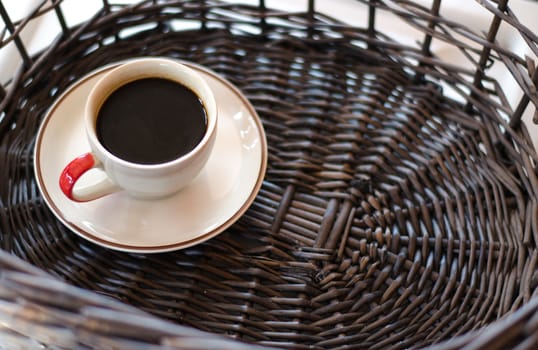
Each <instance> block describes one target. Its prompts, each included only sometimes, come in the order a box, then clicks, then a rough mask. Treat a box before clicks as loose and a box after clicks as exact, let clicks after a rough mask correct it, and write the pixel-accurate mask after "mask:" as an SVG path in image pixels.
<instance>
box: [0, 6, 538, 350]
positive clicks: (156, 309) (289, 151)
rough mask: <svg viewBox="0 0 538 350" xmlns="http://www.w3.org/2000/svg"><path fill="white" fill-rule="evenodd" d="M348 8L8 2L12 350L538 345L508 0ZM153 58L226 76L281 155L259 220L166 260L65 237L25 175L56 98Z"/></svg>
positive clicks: (528, 35) (1, 228) (7, 227)
mask: <svg viewBox="0 0 538 350" xmlns="http://www.w3.org/2000/svg"><path fill="white" fill-rule="evenodd" d="M21 3H23V2H21ZM348 3H349V5H350V6H349V10H348V11H349V12H347V13H346V14H348V15H350V17H351V18H353V19H354V20H353V21H349V22H353V23H351V24H349V23H348V24H344V23H343V22H339V21H338V20H335V19H333V18H332V17H331V16H329V15H327V14H324V13H325V12H324V11H321V10H319V9H320V8H321V6H322V5H323V6H329V7H330V6H335V7H336V6H341V5H342V2H341V1H335V2H330V4H331V5H329V1H327V2H325V1H318V2H315V1H313V0H312V1H308V3H306V2H304V3H303V2H293V3H290V4H288V5H289V6H291V7H294V6H297V7H298V8H299V9H298V10H297V11H296V10H294V9H286V10H283V9H279V10H275V9H271V8H270V7H269V5H270V4H269V3H267V4H266V3H265V1H263V0H260V1H259V3H254V4H245V3H241V4H238V3H231V2H219V1H216V0H207V1H179V0H177V1H160V0H155V1H144V2H141V3H138V4H135V5H122V4H115V2H114V1H112V0H104V1H103V2H100V3H98V7H97V8H96V12H95V14H91V17H89V19H84V20H83V21H77V20H76V19H74V18H72V17H71V14H72V12H71V11H69V9H72V7H73V6H76V3H74V2H73V1H70V2H68V1H61V0H54V1H43V2H42V3H41V4H39V5H38V6H36V7H35V8H33V9H32V10H31V11H30V12H29V13H26V14H25V15H24V16H19V17H16V16H14V15H13V14H12V12H10V10H9V8H6V7H7V6H4V5H3V4H2V2H0V15H1V18H2V20H3V24H4V25H3V27H4V29H3V31H1V32H0V49H1V51H3V53H6V52H9V54H8V56H10V57H11V58H14V59H15V61H16V60H17V59H19V60H20V61H21V64H20V65H8V64H4V65H3V66H0V72H1V73H2V76H4V77H5V78H4V79H3V80H2V84H1V88H0V164H1V168H0V169H1V170H0V244H1V248H2V251H1V252H0V267H1V270H0V330H1V333H0V349H28V348H39V349H42V348H46V349H49V348H50V349H87V348H97V349H243V348H244V349H247V348H248V349H253V348H259V347H277V348H294V349H351V348H357V349H385V348H387V349H389V348H390V349H404V348H422V347H427V348H436V349H437V348H439V349H459V348H465V349H506V348H516V349H535V348H537V347H538V313H537V311H538V297H537V296H536V294H537V293H538V274H537V272H538V270H537V263H538V249H537V246H538V195H537V191H538V179H537V173H536V162H537V161H538V157H537V154H536V152H535V150H534V147H533V143H532V139H531V137H530V132H529V128H531V127H532V126H531V125H532V122H531V121H530V120H528V119H532V117H533V115H534V113H535V111H536V106H538V95H537V92H536V87H537V85H538V72H537V70H536V57H537V53H538V48H537V44H538V37H537V36H536V35H535V34H534V33H533V32H532V31H531V30H529V29H528V28H527V27H526V26H525V23H522V22H523V21H522V20H520V19H519V17H518V16H516V14H514V12H513V11H512V10H511V7H510V6H509V4H507V3H508V1H503V0H498V1H479V2H478V3H474V2H473V3H471V2H470V1H469V2H467V3H466V4H469V6H471V5H472V6H474V8H476V9H478V10H480V11H482V13H485V17H486V18H487V21H485V22H483V23H471V25H469V24H465V23H464V22H463V21H461V17H458V16H451V15H450V14H451V12H450V11H448V10H447V9H448V7H449V6H450V5H454V2H449V1H448V0H445V1H443V2H441V1H440V0H435V1H401V0H393V1H390V0H379V1H374V0H372V1H366V0H364V1H348ZM465 11H466V10H465ZM465 11H464V12H463V13H466V12H465ZM88 15H90V14H88ZM354 15H356V16H355V17H354ZM527 15H528V14H527ZM527 17H528V16H527ZM531 17H532V16H531ZM44 19H45V20H47V21H48V28H53V27H54V28H58V31H57V35H56V36H54V38H52V37H51V40H49V41H48V42H47V45H45V46H44V47H40V48H38V49H34V48H32V47H31V45H30V43H29V41H28V39H27V36H26V35H27V34H28V32H29V31H32V30H35V28H34V27H33V24H34V23H35V22H36V21H40V20H44ZM346 23H347V22H346ZM466 23H468V22H466ZM0 24H1V22H0ZM404 27H405V28H408V29H410V30H411V31H413V32H414V34H415V38H414V39H413V40H410V41H406V40H404V39H400V38H401V37H402V36H401V35H400V34H401V32H400V31H399V30H398V28H404ZM32 28H34V29H32ZM390 28H396V30H391V29H390ZM0 29H1V27H0ZM506 33H508V34H506ZM516 48H518V50H516ZM519 49H521V50H519ZM446 50H449V51H450V52H451V53H452V54H454V55H455V56H450V55H449V56H446V55H445V53H446ZM138 56H167V57H174V58H179V59H183V60H187V61H191V62H195V63H197V64H199V65H202V66H205V67H207V68H209V69H211V70H213V71H214V72H216V73H218V74H220V75H221V76H222V77H224V78H226V79H228V80H229V81H230V82H232V83H233V84H234V85H235V86H236V87H237V88H239V89H240V90H241V91H242V92H243V93H244V94H245V96H246V97H247V98H248V99H249V100H250V102H251V103H252V105H253V106H254V108H255V109H256V111H257V113H258V114H259V116H260V118H261V120H262V122H263V125H264V128H265V132H266V136H267V143H268V152H269V154H268V164H267V172H266V174H265V178H264V182H263V185H262V188H261V190H260V192H259V194H258V195H257V197H256V199H255V201H254V203H253V204H252V206H251V207H250V208H249V210H248V211H247V212H246V213H245V214H244V215H242V216H241V217H240V219H239V220H238V221H237V222H236V223H235V224H233V225H232V226H231V227H230V228H228V229H227V230H226V231H225V232H223V233H222V234H220V235H219V236H217V237H215V238H213V239H210V240H208V241H206V242H205V243H202V244H199V245H196V246H194V247H191V248H187V249H183V250H179V251H174V252H169V253H162V254H135V253H123V252H119V251H115V250H112V249H107V248H103V247H100V246H98V245H96V244H93V243H90V242H88V241H86V240H84V239H82V238H80V237H78V236H77V235H75V234H74V233H72V232H71V231H70V230H69V229H68V228H66V227H65V226H64V225H63V224H62V223H60V222H59V221H58V220H57V219H56V217H55V216H54V215H53V214H52V213H51V211H50V209H49V208H48V206H47V205H46V203H45V201H44V200H43V198H42V196H41V194H40V192H39V190H38V187H37V184H36V180H35V177H34V168H33V161H32V160H33V159H32V158H33V147H34V144H35V139H36V133H37V132H38V128H39V126H40V123H41V121H42V120H43V118H44V116H45V115H46V112H47V110H48V108H49V107H50V106H51V105H52V103H53V102H54V101H55V99H56V98H57V97H58V96H59V95H60V94H61V93H62V92H64V91H65V90H66V89H67V88H68V87H69V86H70V85H71V84H73V83H74V82H75V81H77V80H78V79H79V78H81V77H83V76H84V75H85V74H87V73H88V72H90V71H92V70H94V69H97V68H99V67H101V66H103V65H106V64H109V63H113V62H117V61H120V60H124V59H127V58H132V57H138ZM450 57H458V59H452V58H450ZM11 67H18V68H16V69H15V68H11ZM500 77H502V79H501V78H500ZM505 78H506V79H505Z"/></svg>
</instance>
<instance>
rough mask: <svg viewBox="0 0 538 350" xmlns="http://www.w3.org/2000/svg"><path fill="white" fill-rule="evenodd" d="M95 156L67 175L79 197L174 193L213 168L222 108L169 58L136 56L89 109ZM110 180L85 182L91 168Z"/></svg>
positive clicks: (63, 177)
mask: <svg viewBox="0 0 538 350" xmlns="http://www.w3.org/2000/svg"><path fill="white" fill-rule="evenodd" d="M84 128H85V133H86V136H87V139H88V142H89V148H90V149H89V150H88V153H85V154H82V155H80V156H78V157H76V158H75V159H73V160H72V161H71V162H70V163H68V164H67V165H66V166H65V168H64V169H63V171H62V173H61V174H60V178H59V184H60V188H61V190H62V192H63V193H64V194H65V195H66V196H67V197H68V198H69V199H71V200H74V201H78V202H85V201H91V200H94V199H97V198H100V197H103V196H106V195H109V194H112V193H115V192H118V191H125V192H126V193H127V194H129V195H131V196H133V197H137V198H143V199H157V198H162V197H166V196H169V195H171V194H173V193H176V192H177V191H179V190H181V189H182V188H183V187H185V186H186V185H188V184H189V183H190V182H191V181H192V180H193V179H195V178H196V176H197V175H198V174H199V173H200V171H201V170H202V169H203V167H204V165H205V164H206V162H207V160H208V158H209V156H210V154H211V150H212V148H213V144H214V142H215V138H216V132H217V106H216V102H215V98H214V96H213V93H212V91H211V89H210V88H209V86H208V85H207V83H206V82H205V81H204V80H203V78H202V77H201V76H200V75H199V74H198V73H196V72H195V71H193V70H192V69H190V68H188V67H187V66H185V65H184V64H181V63H179V62H176V61H174V60H171V59H166V58H140V59H134V60H131V61H129V62H126V63H124V64H121V65H119V66H118V67H115V68H112V69H111V70H110V71H109V72H107V73H106V74H105V75H104V76H103V77H102V78H101V79H100V80H99V81H98V82H97V83H96V84H95V86H94V87H93V88H92V90H91V91H90V93H89V95H88V98H87V100H86V104H85V108H84ZM91 169H97V170H96V171H98V172H99V171H100V172H101V173H102V174H103V175H102V176H99V177H98V179H97V180H95V181H87V180H86V181H81V179H83V178H84V177H85V176H86V177H88V176H89V175H88V174H87V175H85V176H83V175H84V174H86V173H87V172H88V171H89V170H91Z"/></svg>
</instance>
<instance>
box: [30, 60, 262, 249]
mask: <svg viewBox="0 0 538 350" xmlns="http://www.w3.org/2000/svg"><path fill="white" fill-rule="evenodd" d="M184 63H185V62H184ZM186 64H188V65H189V66H190V67H191V68H193V69H195V70H197V71H199V72H200V74H202V76H203V77H204V78H205V79H206V81H207V83H208V84H209V86H210V87H211V88H212V89H213V92H214V93H215V97H216V100H217V105H218V113H219V121H218V133H217V140H216V143H215V147H214V151H213V154H212V155H211V157H210V159H209V161H208V163H207V165H206V167H205V169H204V170H202V173H201V174H200V175H199V176H198V177H197V178H196V179H195V180H194V181H193V183H192V184H190V185H189V186H188V187H187V188H185V189H183V190H181V191H180V192H178V193H177V194H175V195H174V196H172V197H168V198H165V199H161V200H157V201H148V200H139V199H134V198H132V197H130V196H128V195H126V194H125V193H123V192H119V193H115V194H112V195H109V196H106V197H103V198H100V199H97V200H94V201H91V202H86V203H77V202H73V201H71V200H69V199H67V198H66V197H65V195H64V194H63V193H62V191H61V190H60V187H59V184H58V179H59V175H60V172H61V171H62V169H63V168H64V166H65V165H66V164H67V163H68V162H69V161H70V160H72V159H73V158H74V157H76V156H78V155H80V154H83V153H85V152H87V151H89V149H90V148H89V145H88V142H87V141H86V136H85V133H84V127H83V117H82V113H83V106H84V102H85V99H86V97H87V96H88V93H89V91H90V89H91V88H92V86H93V85H94V84H95V83H96V81H97V80H98V78H99V77H100V76H101V75H102V74H103V73H105V72H106V71H107V70H109V69H110V68H112V67H113V66H114V65H111V66H107V67H105V68H102V69H100V70H98V71H95V72H93V73H90V74H89V75H87V76H86V77H84V78H82V79H81V80H80V81H78V82H77V83H75V84H74V85H73V86H71V87H70V88H69V89H68V90H67V91H66V92H65V93H64V94H63V95H62V96H61V97H60V98H59V99H58V100H57V101H56V102H55V104H54V105H53V106H52V107H51V109H50V110H49V112H48V114H47V116H46V117H45V119H44V121H43V123H42V125H41V127H40V129H39V132H38V134H37V140H36V146H35V154H34V166H35V174H36V178H37V183H38V186H39V189H40V190H41V193H42V194H43V197H44V199H45V201H46V203H47V205H48V206H49V207H50V209H51V210H52V211H53V213H54V214H55V215H56V216H57V217H58V219H60V220H61V221H62V222H63V223H64V224H65V225H66V226H67V227H68V228H70V229H71V230H72V231H73V232H75V233H76V234H78V235H80V236H81V237H83V238H85V239H88V240H90V241H92V242H94V243H97V244H99V245H102V246H105V247H108V248H112V249H116V250H121V251H127V252H137V253H156V252H164V251H171V250H175V249H181V248H186V247H189V246H192V245H194V244H198V243H200V242H203V241H205V240H207V239H209V238H212V237H214V236H216V235H217V234H219V233H221V232H222V231H224V230H225V229H226V228H228V227H229V226H230V225H232V224H233V223H234V222H235V221H236V220H237V219H238V218H239V217H240V216H241V215H242V214H243V213H244V212H245V211H246V210H247V209H248V207H249V206H250V204H251V203H252V201H253V200H254V198H255V197H256V194H257V193H258V191H259V189H260V187H261V184H262V181H263V177H264V175H265V169H266V163H267V144H266V140H265V133H264V130H263V126H262V124H261V122H260V119H259V118H258V116H257V114H256V111H255V110H254V108H253V107H252V105H251V104H250V103H249V102H248V100H247V99H246V98H245V97H244V96H243V95H242V94H241V92H240V91H239V90H237V89H236V88H235V87H234V86H233V85H232V84H231V83H229V82H228V81H226V80H225V79H223V78H222V77H219V76H218V75H216V74H215V73H214V72H211V71H209V70H207V69H205V68H202V67H200V66H197V65H194V64H190V63H186Z"/></svg>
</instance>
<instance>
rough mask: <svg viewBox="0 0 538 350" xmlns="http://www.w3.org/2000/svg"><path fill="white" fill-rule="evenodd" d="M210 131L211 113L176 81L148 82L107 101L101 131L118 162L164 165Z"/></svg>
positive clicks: (124, 88)
mask: <svg viewBox="0 0 538 350" xmlns="http://www.w3.org/2000/svg"><path fill="white" fill-rule="evenodd" d="M206 125H207V117H206V111H205V109H204V106H203V104H202V102H201V101H200V99H199V97H198V95H196V93H195V92H193V91H192V90H190V89H189V88H188V87H186V86H184V85H182V84H180V83H177V82H173V81H171V80H167V79H161V78H144V79H139V80H135V81H133V82H130V83H128V84H126V85H123V86H121V87H120V88H118V89H117V90H116V91H114V92H113V93H112V94H111V95H110V96H109V97H108V98H107V99H106V101H105V102H104V103H103V105H102V107H101V109H100V110H99V114H98V117H97V123H96V131H97V137H98V138H99V141H100V142H101V144H102V145H103V146H104V147H105V148H106V149H107V150H108V151H109V152H110V153H112V154H114V155H115V156H117V157H119V158H121V159H123V160H126V161H129V162H132V163H140V164H159V163H165V162H169V161H172V160H174V159H177V158H179V157H181V156H183V155H185V154H186V153H188V152H189V151H191V150H192V149H193V148H194V147H195V146H196V145H197V144H198V143H199V142H200V141H201V140H202V138H203V136H204V134H205V132H206Z"/></svg>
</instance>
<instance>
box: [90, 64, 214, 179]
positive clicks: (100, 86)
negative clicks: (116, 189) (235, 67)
mask: <svg viewBox="0 0 538 350" xmlns="http://www.w3.org/2000/svg"><path fill="white" fill-rule="evenodd" d="M148 66H149V67H151V68H152V69H154V70H152V72H155V71H156V70H155V67H161V68H162V67H164V66H166V67H171V66H172V68H174V69H177V71H176V72H177V73H178V75H175V76H171V75H166V74H165V73H163V72H164V71H165V70H164V69H162V70H160V71H161V73H162V74H160V75H159V74H155V73H150V72H148V71H147V68H148ZM144 67H145V68H144ZM124 72H127V73H129V75H128V76H129V77H128V78H125V79H120V81H119V82H118V81H117V80H116V79H118V75H119V74H121V73H124ZM180 76H181V77H182V78H184V77H185V76H187V77H188V78H189V79H190V80H189V81H188V82H185V80H183V79H182V78H180ZM153 77H157V78H164V79H168V80H172V81H175V82H177V83H180V84H183V85H185V86H187V87H188V88H189V89H191V90H193V91H194V92H195V93H196V94H197V95H198V97H199V98H200V99H201V101H202V104H203V106H204V108H205V110H206V118H207V128H206V132H205V133H204V136H203V137H202V139H201V140H200V142H198V144H196V146H195V147H194V148H193V149H191V150H190V151H189V152H187V153H186V154H184V155H182V156H180V157H178V158H176V159H173V160H170V161H167V162H162V163H155V164H143V163H135V162H131V161H128V160H125V159H123V158H120V157H118V156H116V155H115V154H113V153H112V152H110V151H109V150H108V149H106V147H105V146H104V145H103V144H102V143H101V142H100V141H99V139H98V137H97V132H96V127H95V126H96V123H95V121H96V119H97V114H98V111H99V109H100V108H101V106H102V105H103V103H104V101H105V100H106V99H107V98H108V97H109V96H110V95H111V94H112V93H113V92H114V91H116V90H117V89H119V88H121V87H122V86H124V85H126V84H128V83H130V82H132V81H135V80H140V79H144V78H153ZM193 85H196V87H195V86H193ZM217 117H218V112H217V106H216V100H215V96H214V94H213V91H212V90H211V88H210V87H209V85H208V84H207V82H206V81H205V80H204V79H203V78H202V77H201V76H200V75H199V74H198V73H196V72H195V71H194V70H193V69H191V68H189V67H188V66H186V65H184V64H182V63H180V62H177V61H175V60H173V59H170V58H162V57H143V58H137V59H133V60H130V61H128V62H126V63H123V64H120V65H119V66H118V67H115V68H113V69H112V70H111V71H110V72H107V73H106V74H105V75H104V76H103V77H102V78H101V79H99V80H98V81H97V83H96V84H95V86H94V87H93V88H92V90H91V91H90V93H89V95H88V100H87V101H86V105H85V108H84V119H85V120H84V127H85V131H86V135H87V137H88V139H89V141H90V147H91V148H92V150H93V151H97V152H96V153H98V154H99V153H100V154H102V155H103V156H104V157H105V158H106V160H107V161H113V162H114V163H115V164H119V165H122V166H124V167H128V168H131V169H136V170H153V171H155V170H165V169H168V168H171V167H175V166H177V165H180V164H182V163H189V162H190V160H191V159H192V158H194V157H196V155H197V154H199V153H200V152H201V151H202V150H203V149H204V148H206V147H208V146H210V145H211V140H212V139H213V138H214V137H215V134H216V126H217ZM97 157H98V158H99V155H97ZM101 161H104V160H101Z"/></svg>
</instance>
